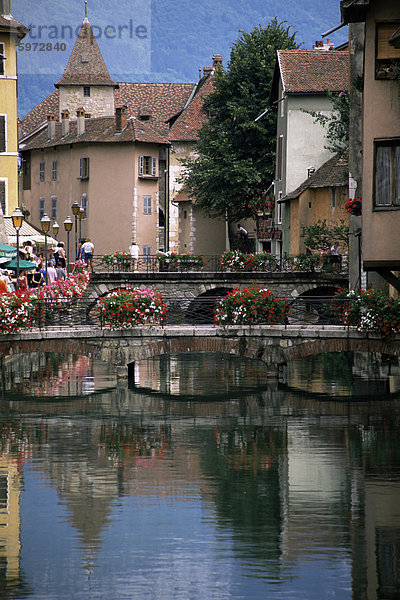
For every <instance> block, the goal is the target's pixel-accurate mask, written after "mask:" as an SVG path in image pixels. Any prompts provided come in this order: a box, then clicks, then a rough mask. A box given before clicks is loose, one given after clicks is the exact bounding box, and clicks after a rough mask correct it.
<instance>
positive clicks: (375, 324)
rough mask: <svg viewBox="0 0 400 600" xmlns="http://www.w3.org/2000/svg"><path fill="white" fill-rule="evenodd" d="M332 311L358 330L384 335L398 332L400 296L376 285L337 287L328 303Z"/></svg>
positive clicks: (399, 326)
mask: <svg viewBox="0 0 400 600" xmlns="http://www.w3.org/2000/svg"><path fill="white" fill-rule="evenodd" d="M331 308H332V312H333V313H334V314H336V315H337V316H339V318H340V320H341V321H342V322H343V323H344V324H345V325H349V326H353V327H356V328H357V330H358V331H360V332H368V331H370V332H373V333H378V334H380V335H381V336H382V337H383V338H385V337H392V336H394V335H395V334H398V333H400V300H399V299H398V298H392V297H390V296H387V294H386V293H385V292H384V291H383V290H381V289H377V288H373V289H370V290H351V291H350V292H349V291H348V290H339V291H338V292H337V293H336V294H335V296H334V298H333V300H332V304H331Z"/></svg>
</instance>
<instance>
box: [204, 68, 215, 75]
mask: <svg viewBox="0 0 400 600" xmlns="http://www.w3.org/2000/svg"><path fill="white" fill-rule="evenodd" d="M212 72H213V67H203V76H206V75H209V74H210V73H212Z"/></svg>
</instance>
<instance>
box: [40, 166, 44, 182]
mask: <svg viewBox="0 0 400 600" xmlns="http://www.w3.org/2000/svg"><path fill="white" fill-rule="evenodd" d="M39 179H40V181H44V162H41V163H40V165H39Z"/></svg>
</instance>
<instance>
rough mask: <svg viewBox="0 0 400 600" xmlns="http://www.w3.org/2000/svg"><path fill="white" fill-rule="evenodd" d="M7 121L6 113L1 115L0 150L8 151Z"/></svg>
mask: <svg viewBox="0 0 400 600" xmlns="http://www.w3.org/2000/svg"><path fill="white" fill-rule="evenodd" d="M6 132H7V121H6V115H0V152H7V136H6Z"/></svg>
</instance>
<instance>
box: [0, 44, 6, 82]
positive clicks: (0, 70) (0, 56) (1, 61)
mask: <svg viewBox="0 0 400 600" xmlns="http://www.w3.org/2000/svg"><path fill="white" fill-rule="evenodd" d="M4 52H5V50H4V44H0V75H4V74H5V72H6V68H5V63H6V57H5V55H4Z"/></svg>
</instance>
